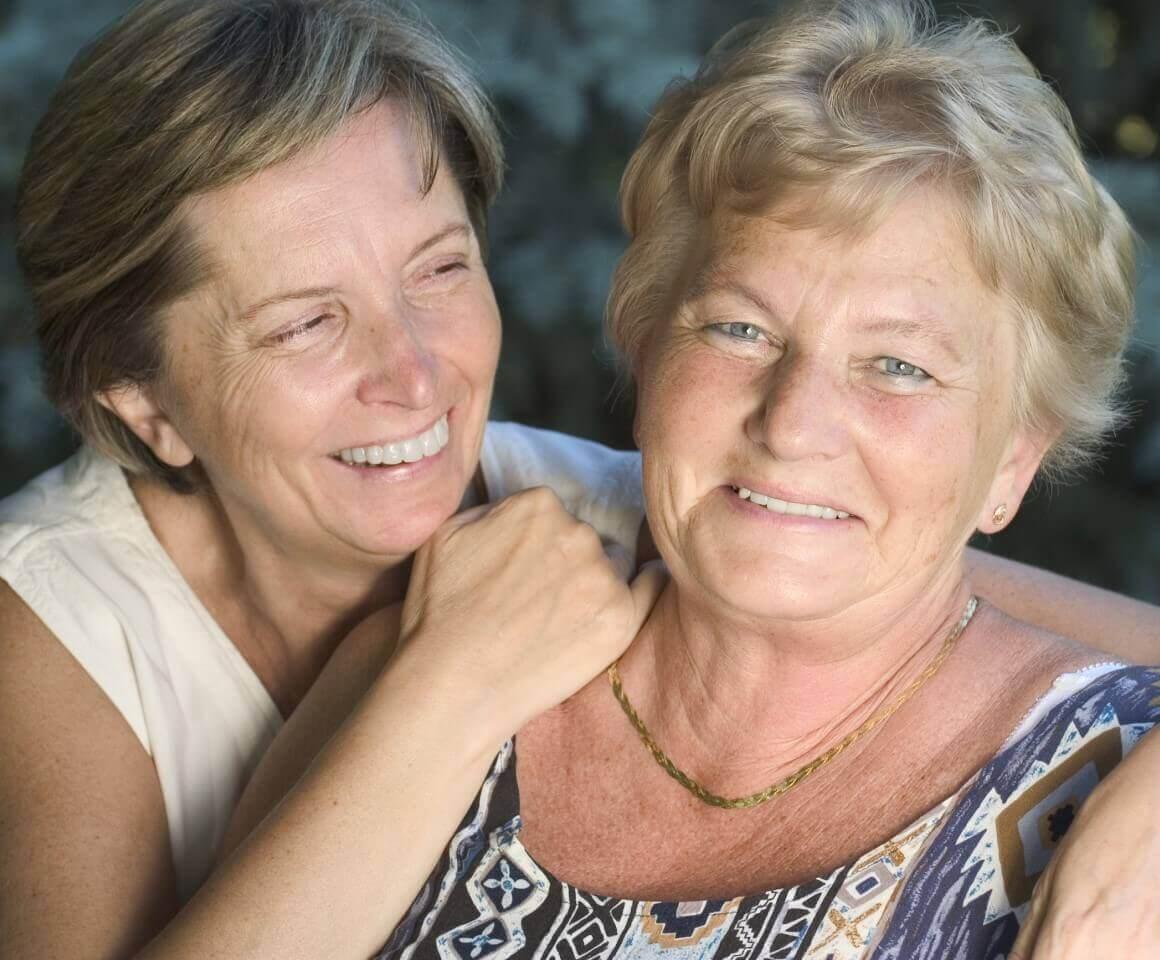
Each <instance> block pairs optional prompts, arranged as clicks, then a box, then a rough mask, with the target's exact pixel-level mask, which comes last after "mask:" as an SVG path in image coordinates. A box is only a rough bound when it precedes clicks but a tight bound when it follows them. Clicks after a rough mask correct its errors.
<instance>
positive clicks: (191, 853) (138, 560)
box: [0, 423, 643, 901]
mask: <svg viewBox="0 0 1160 960" xmlns="http://www.w3.org/2000/svg"><path fill="white" fill-rule="evenodd" d="M480 459H481V466H482V468H483V473H484V479H485V482H486V484H487V488H488V492H489V495H490V497H491V499H493V500H498V499H500V498H502V497H505V496H507V495H509V494H511V493H515V492H516V491H519V490H523V489H526V488H528V487H532V486H541V485H544V486H549V487H552V488H553V489H554V490H555V491H556V493H557V494H558V495H559V497H560V499H561V500H562V501H563V503H564V505H565V506H566V507H567V508H568V510H569V511H570V512H571V513H573V514H574V515H575V516H576V517H578V518H579V519H581V520H583V521H585V522H587V523H589V524H591V525H592V526H593V527H595V528H596V529H597V531H598V532H599V533H600V534H601V535H602V536H603V537H604V538H605V539H606V540H611V541H613V542H616V543H619V544H620V545H621V546H623V547H624V548H625V549H626V550H628V552H629V554H630V555H633V554H634V552H635V545H636V538H637V535H638V531H639V529H640V524H641V520H642V517H643V507H642V504H641V494H640V468H639V458H638V457H637V455H636V454H633V453H622V452H617V451H613V450H609V449H608V448H606V447H602V446H600V445H599V444H595V443H591V442H589V441H585V440H577V439H575V438H573V437H567V436H564V435H562V434H557V433H551V432H548V431H544V430H533V429H531V428H529V427H522V426H519V425H518V424H510V423H492V424H488V428H487V431H486V433H485V436H484V442H483V448H482V451H481V458H480ZM0 579H3V580H6V581H7V582H8V583H9V585H10V586H11V587H12V589H13V590H14V591H15V592H16V594H17V595H18V596H19V597H20V598H21V599H22V600H23V601H24V602H25V603H26V604H27V605H28V606H29V608H30V609H31V610H32V611H33V612H34V613H35V614H36V615H37V616H38V617H39V618H40V619H41V621H42V622H43V623H44V624H45V625H46V626H47V627H48V629H49V630H51V631H52V632H53V633H54V634H55V635H56V636H57V637H58V638H59V639H60V641H61V643H63V644H64V645H65V647H66V648H67V649H68V650H69V652H70V653H71V654H72V655H73V656H74V657H75V658H76V659H77V661H78V662H79V663H80V664H81V666H83V667H84V668H85V670H86V671H88V673H89V675H90V676H92V678H93V679H94V680H95V681H96V683H97V684H98V685H99V686H100V687H101V689H102V690H103V691H104V692H105V694H106V695H107V696H108V697H109V699H110V700H111V701H112V702H113V704H114V705H115V706H116V707H117V709H118V710H119V711H120V712H121V714H122V716H124V718H125V720H126V722H127V723H128V724H129V726H130V727H131V728H132V730H133V732H134V733H135V734H136V735H137V738H138V739H139V740H140V741H141V745H142V746H143V747H144V748H145V750H146V751H147V752H148V753H149V755H150V756H151V757H152V758H153V762H154V765H155V766H156V768H157V775H158V778H159V780H160V783H161V792H162V795H163V797H164V801H165V811H166V816H167V818H168V822H169V837H170V843H171V846H172V850H173V858H174V865H175V869H176V875H177V888H178V895H179V896H180V898H181V899H182V901H184V900H186V899H188V898H189V897H190V896H191V895H192V894H193V893H194V891H195V890H196V889H197V888H198V887H199V886H200V885H201V883H202V881H203V880H204V879H205V877H206V875H207V874H208V873H209V870H210V868H211V867H212V866H213V863H214V857H215V855H216V852H217V848H218V845H219V843H220V842H221V838H222V836H223V834H224V833H225V829H226V826H227V825H228V824H229V820H230V815H231V814H232V812H233V808H234V805H235V803H236V802H237V799H238V796H239V795H240V793H241V791H242V788H243V787H244V786H245V783H246V780H247V779H248V778H249V775H250V773H251V772H252V771H253V768H254V767H255V766H256V764H257V762H258V760H259V758H260V757H261V755H262V753H263V752H264V751H265V749H266V747H267V745H268V744H269V743H270V740H271V739H272V738H273V737H274V735H275V734H276V733H277V732H278V730H279V728H280V727H281V725H282V719H281V717H280V716H279V714H278V710H277V708H276V707H275V705H274V702H273V701H272V700H271V699H270V696H269V694H268V693H267V692H266V690H265V688H264V687H263V686H262V684H261V682H260V681H259V680H258V677H257V676H256V675H255V673H254V671H253V670H252V669H251V668H250V666H249V664H247V663H246V661H245V660H244V659H243V658H242V656H241V654H240V653H238V651H237V649H236V648H235V647H234V645H233V644H232V643H231V642H230V640H229V638H228V637H227V636H226V635H225V634H224V633H223V632H222V630H221V629H220V628H219V627H218V625H217V623H215V622H214V620H213V618H212V617H211V616H210V614H209V612H208V611H207V610H206V609H205V607H204V606H203V605H202V603H201V602H200V601H199V600H198V598H197V596H196V595H195V594H194V592H193V591H192V590H191V589H190V587H189V585H188V584H187V583H186V582H185V580H184V579H183V578H182V576H181V574H180V573H179V572H178V570H177V568H176V567H175V566H174V564H173V561H172V560H171V559H170V557H169V555H168V554H167V553H166V552H165V550H164V549H163V548H162V546H161V544H160V543H159V542H158V541H157V538H156V537H155V536H154V535H153V531H152V530H151V528H150V527H149V524H148V521H147V520H146V519H145V516H144V514H143V513H142V512H141V509H140V507H139V506H138V504H137V500H136V498H135V497H134V496H133V493H132V491H131V490H130V489H129V485H128V483H127V482H126V480H125V476H124V474H123V473H122V472H121V470H120V468H119V467H118V466H117V465H116V464H114V463H113V462H112V461H110V460H108V459H106V458H104V457H102V456H100V455H99V454H97V453H95V452H93V451H91V450H88V449H82V450H80V451H79V452H78V453H77V454H76V455H75V456H73V457H72V458H71V459H69V460H67V461H65V462H64V463H62V464H60V465H59V466H57V467H54V468H53V469H51V470H49V471H47V472H46V473H44V474H42V475H41V476H40V477H38V478H37V479H35V480H33V481H32V482H31V483H29V484H28V485H27V486H26V487H24V488H23V489H22V490H20V491H19V492H17V493H15V494H13V495H12V496H10V497H8V498H7V499H5V500H2V501H0Z"/></svg>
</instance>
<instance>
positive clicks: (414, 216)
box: [165, 103, 500, 568]
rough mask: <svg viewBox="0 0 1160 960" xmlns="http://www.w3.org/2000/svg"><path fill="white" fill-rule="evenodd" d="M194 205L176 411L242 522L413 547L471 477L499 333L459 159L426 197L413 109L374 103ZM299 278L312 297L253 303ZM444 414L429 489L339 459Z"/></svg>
mask: <svg viewBox="0 0 1160 960" xmlns="http://www.w3.org/2000/svg"><path fill="white" fill-rule="evenodd" d="M187 216H188V220H189V223H190V225H191V227H192V228H193V230H194V231H195V233H196V235H197V237H198V239H199V241H200V243H201V244H202V246H203V247H204V248H205V249H206V250H207V251H208V253H209V256H210V259H211V262H212V264H213V269H212V271H211V279H210V281H209V282H208V283H207V284H205V285H204V286H203V287H202V288H201V289H199V290H198V291H196V293H195V294H193V295H191V296H190V297H189V298H187V299H186V300H184V301H182V302H180V303H178V304H176V305H175V306H174V307H173V308H172V309H171V310H170V312H169V315H168V316H167V318H166V323H167V326H166V337H167V343H166V348H167V352H168V356H169V357H170V366H171V369H172V372H171V377H170V382H169V383H168V384H166V385H165V393H166V394H167V395H168V396H169V397H170V398H171V403H170V407H171V409H170V410H168V411H167V412H168V413H169V415H170V417H171V419H172V420H173V422H174V424H175V427H176V428H177V431H178V432H179V434H180V436H181V438H182V440H183V441H184V443H185V444H187V446H188V448H189V452H190V453H191V454H192V455H195V456H196V457H197V459H198V461H199V462H200V463H201V464H202V465H203V467H204V469H205V471H206V473H207V474H208V476H209V479H210V481H211V483H212V486H213V491H214V494H215V496H216V497H217V499H218V500H219V501H220V504H221V507H222V509H224V511H225V512H226V514H227V515H228V517H229V520H230V524H231V527H232V528H233V530H234V531H235V533H236V535H237V536H238V537H239V538H241V539H246V538H250V539H252V541H253V542H254V543H256V544H261V545H264V546H268V547H269V549H272V550H273V551H275V552H276V553H277V554H279V555H281V556H284V557H302V558H307V557H308V558H309V560H310V563H311V564H319V563H327V562H330V563H333V564H334V565H336V566H337V567H340V568H341V567H344V566H346V567H360V566H361V567H366V566H368V565H371V566H381V565H384V564H387V563H393V562H397V561H398V560H400V559H402V558H403V557H405V556H407V555H408V554H410V553H411V552H413V551H414V550H415V549H416V548H417V547H418V546H419V545H420V544H421V543H423V542H424V541H425V540H426V539H427V538H428V537H429V536H430V535H431V533H432V532H433V531H434V529H435V528H436V527H437V526H438V524H439V523H441V522H442V521H443V520H444V519H445V518H446V517H448V516H450V515H451V514H452V513H454V511H455V509H456V506H457V505H458V503H459V500H460V498H461V497H462V493H463V490H464V489H465V488H466V486H467V484H468V482H469V480H470V478H471V475H472V472H473V470H474V467H475V463H476V461H477V456H478V450H479V446H480V443H481V441H482V435H483V427H484V423H485V421H486V416H487V410H488V406H489V403H490V396H491V386H492V378H493V375H494V372H495V365H496V361H497V357H498V351H499V343H500V328H499V317H498V312H497V310H496V306H495V301H494V297H493V295H492V291H491V287H490V285H489V282H488V279H487V274H486V271H485V269H484V265H483V263H482V259H481V255H480V250H479V245H478V243H477V240H476V238H475V237H474V235H473V233H472V231H471V230H470V223H469V220H468V217H467V212H466V208H465V205H464V202H463V198H462V196H461V193H460V190H459V188H458V187H457V185H456V184H455V183H454V180H453V179H452V178H451V177H450V176H449V174H448V173H447V172H446V164H443V165H442V166H441V168H440V172H439V175H438V177H437V179H436V181H435V184H434V186H433V187H432V189H431V190H430V192H429V193H428V194H426V195H424V194H423V193H422V192H421V171H420V169H419V164H418V160H417V154H416V149H415V144H414V141H413V138H412V136H411V134H410V132H409V121H408V120H407V118H406V117H405V115H404V114H403V113H402V111H401V110H400V109H399V108H398V107H395V106H392V105H390V104H389V103H388V104H380V105H379V106H378V107H375V108H373V109H371V110H369V111H367V112H365V113H364V114H361V115H359V116H358V117H356V118H354V119H353V120H352V121H350V122H349V123H348V124H347V125H346V127H344V128H343V129H342V130H341V131H340V133H339V134H337V135H336V136H334V137H332V138H331V139H330V140H328V141H326V142H325V143H324V144H322V145H321V146H320V147H318V148H315V149H312V150H310V151H308V152H306V153H304V154H302V155H300V156H297V157H295V158H292V159H291V160H290V161H288V162H286V163H283V164H280V165H278V166H276V167H272V168H269V169H267V170H265V171H263V172H261V173H259V174H258V175H256V176H254V177H252V178H250V179H248V180H246V181H244V182H242V183H240V184H237V185H235V186H231V187H227V188H225V189H222V190H219V191H216V192H214V193H212V194H209V195H207V196H205V197H202V198H199V199H198V200H197V201H195V202H193V203H192V204H190V206H189V209H188V211H187ZM455 225H459V226H461V227H462V228H463V229H461V230H459V231H458V232H453V233H450V234H448V235H447V236H446V237H444V238H443V239H441V240H439V241H438V242H437V243H435V244H434V245H432V246H430V247H428V248H427V249H424V250H421V251H419V252H417V250H418V248H419V247H420V246H421V245H422V244H424V242H426V241H428V240H429V239H430V238H432V237H433V236H436V235H438V234H439V233H440V232H441V231H443V230H445V229H446V228H448V227H449V226H455ZM305 289H309V290H311V291H318V292H315V293H312V294H311V295H310V296H306V297H304V298H299V299H293V300H289V301H286V302H280V303H274V304H271V305H269V306H266V307H265V308H263V309H261V310H258V311H257V312H256V313H255V314H254V315H253V317H252V318H249V319H245V318H244V316H243V315H244V314H246V313H247V311H248V310H249V309H250V308H251V307H252V306H253V305H255V304H257V303H259V302H261V301H264V300H267V299H268V298H271V297H274V296H278V295H282V294H285V293H286V292H290V291H301V290H305ZM316 319H318V322H317V323H315V322H314V321H315V320H316ZM449 409H451V410H452V411H453V412H452V418H451V431H450V443H449V445H448V446H447V448H446V449H445V450H444V452H443V454H442V455H441V458H440V461H439V465H438V467H437V468H433V469H432V470H431V471H430V472H429V473H428V474H427V475H425V476H424V478H423V480H422V482H414V483H394V484H386V483H375V484H371V483H366V482H364V481H363V480H360V479H359V478H358V477H357V476H353V475H352V471H350V470H349V469H345V468H342V467H340V466H338V465H336V463H335V462H334V460H333V454H336V453H337V452H338V451H339V450H341V449H342V448H344V447H351V446H364V445H368V444H372V443H383V442H387V441H394V440H401V439H404V438H407V437H411V436H414V435H416V434H418V433H420V432H422V431H424V430H426V429H428V428H430V427H431V426H432V425H433V424H434V422H435V421H436V420H437V419H438V418H439V417H440V416H441V415H443V414H444V413H446V412H447V411H448V410H449Z"/></svg>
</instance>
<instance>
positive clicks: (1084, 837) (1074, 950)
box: [1008, 732, 1160, 960]
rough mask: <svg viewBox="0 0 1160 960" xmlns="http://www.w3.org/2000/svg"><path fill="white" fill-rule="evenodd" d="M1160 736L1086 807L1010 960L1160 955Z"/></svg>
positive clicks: (1042, 884) (1150, 737)
mask: <svg viewBox="0 0 1160 960" xmlns="http://www.w3.org/2000/svg"><path fill="white" fill-rule="evenodd" d="M1157 784H1160V735H1158V733H1156V732H1153V733H1149V734H1147V735H1146V736H1145V737H1144V739H1143V740H1142V741H1141V742H1140V743H1139V744H1137V745H1136V748H1135V750H1133V751H1132V752H1131V753H1130V754H1129V755H1128V756H1127V757H1126V758H1125V759H1124V760H1123V761H1122V762H1121V763H1120V765H1119V766H1118V767H1116V769H1115V770H1113V771H1112V772H1111V774H1110V775H1109V776H1108V777H1107V779H1106V780H1104V781H1103V783H1101V784H1100V785H1099V786H1098V787H1097V788H1096V789H1095V791H1093V793H1092V795H1091V796H1090V797H1089V798H1088V800H1087V802H1086V803H1085V804H1084V805H1083V806H1082V807H1081V808H1080V812H1079V814H1078V815H1077V816H1076V819H1075V823H1073V824H1072V827H1071V829H1070V830H1069V831H1068V834H1067V836H1066V837H1065V838H1064V840H1063V842H1062V843H1061V844H1060V846H1059V849H1058V850H1057V851H1056V853H1055V856H1053V857H1052V858H1051V862H1050V863H1049V864H1048V867H1047V870H1046V871H1045V872H1044V874H1043V876H1042V877H1040V878H1039V882H1038V883H1037V884H1036V886H1035V893H1034V895H1033V896H1032V898H1031V909H1030V911H1029V912H1028V914H1027V918H1026V920H1025V921H1024V922H1023V927H1022V929H1021V930H1020V932H1019V938H1018V939H1017V940H1016V941H1015V946H1014V948H1013V949H1012V951H1011V953H1010V954H1008V960H1081V958H1082V960H1091V958H1094V957H1107V958H1113V957H1115V958H1119V957H1132V958H1133V960H1157V958H1160V882H1158V881H1157V877H1158V876H1160V816H1158V814H1157V805H1156V799H1157V796H1158V795H1160V788H1158V787H1157Z"/></svg>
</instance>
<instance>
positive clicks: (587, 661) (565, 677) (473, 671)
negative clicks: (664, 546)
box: [397, 488, 665, 737]
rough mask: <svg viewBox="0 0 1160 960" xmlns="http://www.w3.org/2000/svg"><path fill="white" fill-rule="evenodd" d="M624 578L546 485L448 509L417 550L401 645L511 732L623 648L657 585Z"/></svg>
mask: <svg viewBox="0 0 1160 960" xmlns="http://www.w3.org/2000/svg"><path fill="white" fill-rule="evenodd" d="M664 580H665V576H664V573H663V568H662V567H661V566H660V565H654V566H651V567H649V568H646V569H645V570H644V571H643V572H642V573H641V574H640V575H639V576H638V577H637V578H636V580H635V581H634V582H633V583H632V585H631V586H630V585H628V584H626V583H625V582H624V580H623V579H622V576H621V574H620V573H619V572H618V571H617V569H616V566H615V565H614V563H613V562H612V561H610V560H609V558H608V557H607V556H605V552H604V549H603V548H602V545H601V543H600V539H599V537H597V535H596V532H595V531H594V530H593V529H592V528H591V527H589V526H588V525H587V524H584V523H581V522H580V521H578V520H576V519H575V518H573V517H572V516H571V515H570V514H568V512H567V511H565V510H564V508H563V506H562V505H561V504H560V501H559V500H558V499H557V497H556V495H555V494H554V493H552V492H551V491H550V490H548V489H546V488H537V489H534V490H527V491H523V492H521V493H517V494H515V495H514V496H511V497H508V498H507V499H505V500H502V501H500V502H499V503H497V504H494V505H490V504H489V505H487V506H484V507H477V508H474V509H472V510H467V511H464V512H463V513H461V514H459V515H458V516H455V517H452V518H451V519H450V520H448V521H447V523H445V524H444V525H443V526H442V527H440V529H439V530H437V531H436V533H435V534H434V536H432V537H431V539H430V540H429V541H428V542H427V543H426V544H425V545H424V546H423V547H422V548H420V550H419V552H418V553H417V554H416V556H415V562H414V566H413V568H412V571H411V582H410V586H409V588H408V590H407V598H406V600H405V602H404V604H403V617H402V627H401V632H400V640H399V648H398V649H399V653H398V655H397V656H398V657H401V658H408V657H409V658H410V660H411V664H412V668H413V669H414V668H416V665H420V666H418V668H419V669H422V670H425V671H427V673H426V676H427V678H428V682H429V684H430V687H431V689H432V691H439V690H442V691H443V693H444V695H449V696H455V697H463V698H467V699H468V700H472V699H477V698H482V699H479V700H478V702H479V703H480V705H481V707H483V708H484V710H483V711H482V713H481V715H486V716H487V717H488V720H489V722H495V723H497V724H498V725H499V726H500V727H502V729H503V733H502V736H505V737H506V736H509V735H511V734H512V733H514V732H515V731H516V730H518V729H519V728H520V727H521V726H523V725H524V724H525V723H526V722H527V721H528V720H530V719H531V718H532V717H534V716H536V715H537V714H539V713H541V712H543V711H544V710H547V709H549V708H550V707H553V706H555V705H556V704H558V703H560V702H561V701H562V700H564V699H566V698H567V697H569V696H571V695H572V694H573V693H575V692H576V691H577V690H579V689H580V688H581V687H582V686H584V685H585V684H586V683H587V682H588V681H589V680H591V679H592V678H593V677H595V676H596V675H597V674H599V673H600V671H601V670H603V669H604V668H605V667H607V666H608V664H610V663H611V662H612V661H613V660H615V659H616V658H617V657H619V656H620V654H621V653H622V652H623V651H624V649H625V648H626V647H627V646H628V644H629V643H631V642H632V639H633V637H635V636H636V633H637V631H638V630H639V629H640V626H641V624H642V623H643V622H644V620H645V618H646V617H647V616H648V613H649V611H650V610H651V609H652V605H653V603H654V602H655V600H656V598H657V596H658V595H659V594H660V591H661V587H662V586H663V583H664Z"/></svg>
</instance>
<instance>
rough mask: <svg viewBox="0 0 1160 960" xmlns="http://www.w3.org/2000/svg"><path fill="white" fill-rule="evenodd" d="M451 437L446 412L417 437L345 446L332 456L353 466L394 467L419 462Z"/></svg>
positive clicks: (433, 452)
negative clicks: (360, 445) (362, 445)
mask: <svg viewBox="0 0 1160 960" xmlns="http://www.w3.org/2000/svg"><path fill="white" fill-rule="evenodd" d="M449 436H450V431H449V430H448V428H447V414H443V416H441V417H440V418H439V419H438V420H436V421H435V423H434V425H433V426H431V427H429V428H428V429H427V430H424V431H423V432H422V433H420V434H419V435H417V436H414V437H408V438H407V439H405V440H396V441H393V442H390V443H384V444H372V445H371V446H368V447H346V448H345V449H343V450H339V451H338V453H336V454H332V456H333V457H334V459H336V460H341V461H342V462H343V463H346V464H349V465H350V466H352V467H393V466H395V465H396V464H400V463H417V462H418V461H420V460H422V459H424V458H425V457H433V456H435V454H437V453H439V451H440V450H442V449H443V448H444V447H445V446H447V439H448V437H449Z"/></svg>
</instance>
